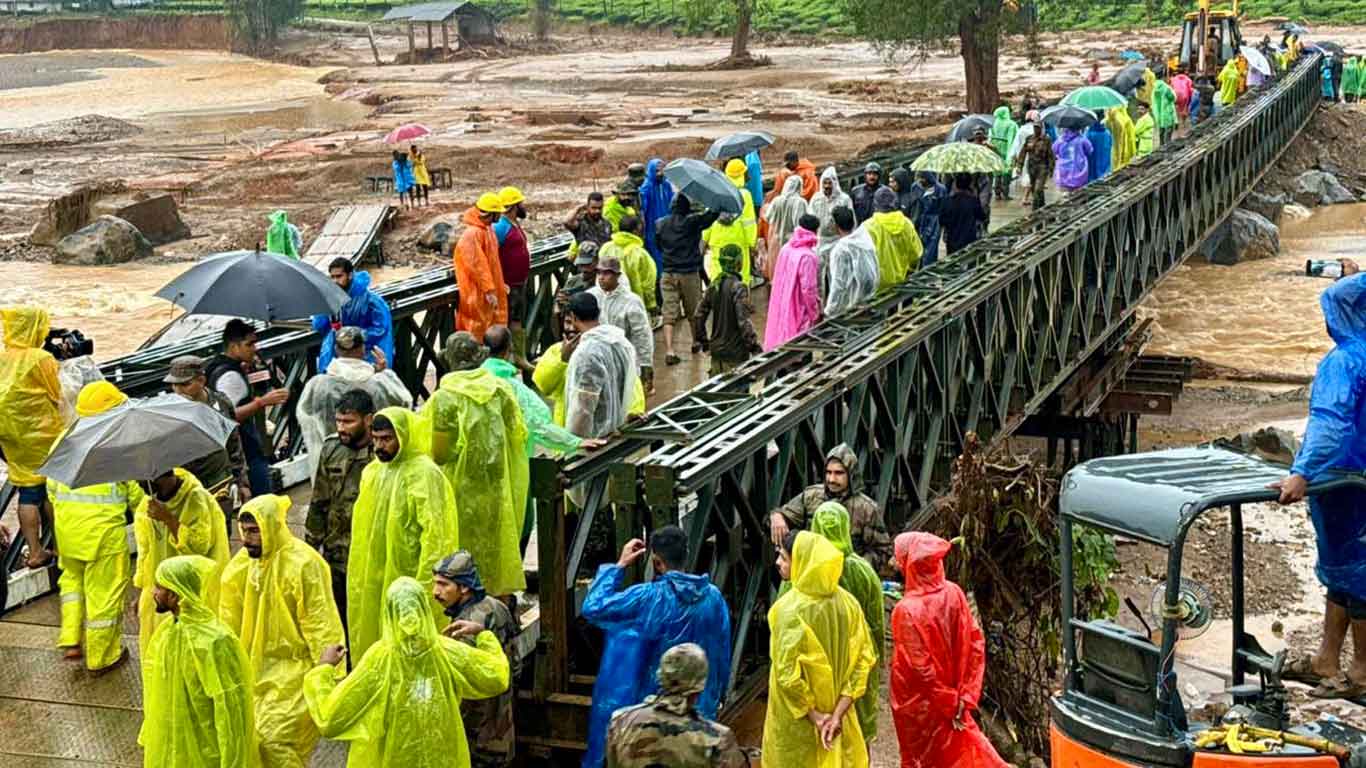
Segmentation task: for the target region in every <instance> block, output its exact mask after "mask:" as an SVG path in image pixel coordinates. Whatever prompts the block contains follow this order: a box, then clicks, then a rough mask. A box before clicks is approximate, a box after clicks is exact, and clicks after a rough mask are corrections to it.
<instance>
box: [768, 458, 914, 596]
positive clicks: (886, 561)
mask: <svg viewBox="0 0 1366 768" xmlns="http://www.w3.org/2000/svg"><path fill="white" fill-rule="evenodd" d="M825 461H826V463H827V464H828V463H830V462H831V461H838V462H839V463H841V464H843V465H844V469H845V471H846V472H847V473H848V474H849V489H848V490H847V491H845V493H844V495H843V496H837V495H835V494H832V493H829V492H828V491H827V490H826V488H825V484H824V483H822V484H820V485H813V486H810V487H809V488H807V489H806V490H804V491H802V492H801V493H800V494H798V495H796V496H794V497H793V498H792V500H791V501H788V502H787V503H786V504H784V505H783V506H782V507H780V508H779V509H778V510H777V511H778V512H780V513H782V516H783V518H784V519H785V520H787V524H788V526H790V527H791V528H792V529H793V530H806V529H807V528H809V527H811V517H812V516H813V515H815V514H816V508H817V507H819V506H820V505H821V504H824V503H825V502H827V501H838V502H839V503H840V504H843V505H844V508H845V509H847V510H849V532H850V534H851V536H852V538H853V540H854V551H855V552H857V553H858V554H859V555H860V556H861V557H862V558H863V559H864V560H867V561H868V563H869V564H870V565H872V566H873V570H875V571H877V573H878V575H879V576H881V577H883V578H888V577H894V576H895V575H896V574H895V570H894V569H895V565H894V563H893V562H892V537H891V535H889V534H888V533H887V523H886V522H884V520H883V516H882V510H881V509H878V506H877V502H875V501H873V499H872V498H871V497H870V496H868V495H867V494H865V493H862V492H861V487H862V483H863V481H862V478H860V477H859V473H858V455H857V454H855V453H854V450H853V449H852V448H850V447H849V446H848V445H845V444H843V443H841V444H839V445H837V446H835V447H834V448H833V449H831V451H830V453H828V454H826V456H825Z"/></svg>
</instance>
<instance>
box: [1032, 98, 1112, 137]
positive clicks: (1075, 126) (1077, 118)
mask: <svg viewBox="0 0 1366 768" xmlns="http://www.w3.org/2000/svg"><path fill="white" fill-rule="evenodd" d="M1039 118H1040V119H1041V120H1043V122H1044V124H1045V125H1056V126H1058V127H1059V128H1071V129H1072V130H1074V131H1084V130H1086V129H1087V128H1088V127H1090V126H1091V125H1092V124H1094V123H1098V122H1100V119H1099V118H1097V117H1096V113H1095V112H1092V111H1091V110H1089V109H1083V108H1081V107H1074V106H1072V105H1071V104H1058V105H1056V106H1052V107H1049V108H1048V109H1045V110H1044V111H1043V112H1042V113H1041V114H1040V115H1039Z"/></svg>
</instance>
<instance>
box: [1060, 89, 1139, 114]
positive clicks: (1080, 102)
mask: <svg viewBox="0 0 1366 768" xmlns="http://www.w3.org/2000/svg"><path fill="white" fill-rule="evenodd" d="M1062 103H1063V104H1067V105H1068V106H1072V107H1081V108H1082V109H1113V108H1114V107H1124V106H1128V104H1129V100H1128V99H1126V98H1124V94H1122V93H1120V92H1119V91H1116V90H1115V89H1113V88H1106V87H1105V86H1103V85H1088V86H1086V87H1085V88H1078V89H1077V90H1075V91H1072V92H1071V93H1069V94H1067V95H1066V96H1064V97H1063V99H1062Z"/></svg>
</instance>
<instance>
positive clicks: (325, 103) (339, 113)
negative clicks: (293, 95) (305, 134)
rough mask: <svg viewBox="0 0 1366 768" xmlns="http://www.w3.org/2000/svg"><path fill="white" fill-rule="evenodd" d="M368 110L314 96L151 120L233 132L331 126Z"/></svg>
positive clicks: (189, 130) (184, 128)
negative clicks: (285, 101)
mask: <svg viewBox="0 0 1366 768" xmlns="http://www.w3.org/2000/svg"><path fill="white" fill-rule="evenodd" d="M369 113H370V107H368V106H366V105H364V104H361V103H359V102H355V101H337V100H335V99H332V98H330V97H327V96H311V97H309V98H305V99H295V100H293V101H290V102H288V103H287V104H285V105H281V106H276V105H271V106H268V107H243V108H239V109H209V110H202V111H195V112H163V113H158V114H154V115H150V116H148V120H149V121H151V122H154V123H155V125H156V127H157V129H158V130H163V131H167V132H171V133H177V132H178V133H185V134H206V133H218V132H222V133H225V134H232V133H241V132H244V131H249V130H252V129H256V128H274V129H279V130H300V129H311V130H323V129H332V128H337V127H342V126H348V125H351V124H354V123H357V122H359V121H361V120H363V119H364V118H365V116H366V115H367V114H369Z"/></svg>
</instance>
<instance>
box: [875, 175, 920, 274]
mask: <svg viewBox="0 0 1366 768" xmlns="http://www.w3.org/2000/svg"><path fill="white" fill-rule="evenodd" d="M896 202H897V201H896V193H895V192H893V191H892V190H891V188H890V187H883V188H881V189H879V190H878V191H877V192H876V193H875V194H874V195H873V211H874V213H873V216H872V218H870V219H868V222H867V223H866V224H864V228H865V229H867V230H868V236H869V237H871V238H872V239H873V250H874V251H875V252H876V253H877V265H878V266H877V269H878V280H877V289H878V290H879V291H880V290H883V289H884V288H890V287H891V286H893V285H900V284H901V283H904V282H906V276H907V275H909V274H910V273H912V272H914V271H915V270H916V268H917V267H919V266H920V256H921V254H922V253H924V247H923V246H922V245H921V244H920V235H919V234H918V233H917V232H916V231H915V225H914V224H912V223H911V220H910V219H908V218H906V214H904V213H902V212H901V211H899V210H897V207H896Z"/></svg>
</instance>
